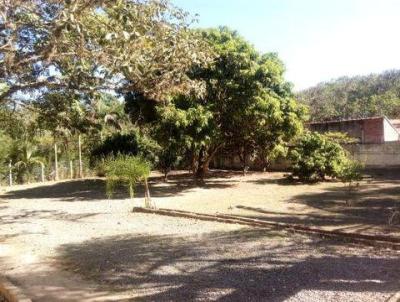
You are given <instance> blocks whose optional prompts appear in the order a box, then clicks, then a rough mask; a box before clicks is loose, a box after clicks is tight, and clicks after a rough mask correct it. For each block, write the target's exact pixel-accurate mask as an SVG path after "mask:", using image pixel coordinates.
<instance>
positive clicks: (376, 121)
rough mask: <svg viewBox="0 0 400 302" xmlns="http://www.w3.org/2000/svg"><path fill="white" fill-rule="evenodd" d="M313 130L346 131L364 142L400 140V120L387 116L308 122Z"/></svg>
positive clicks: (323, 131)
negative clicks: (390, 118)
mask: <svg viewBox="0 0 400 302" xmlns="http://www.w3.org/2000/svg"><path fill="white" fill-rule="evenodd" d="M308 128H309V129H310V130H312V131H316V132H320V133H325V132H344V133H347V134H348V135H349V136H350V137H354V138H356V139H358V140H359V142H360V143H362V144H374V143H375V144H379V143H384V142H393V141H399V140H400V120H393V121H391V120H389V119H388V118H387V117H386V116H379V117H370V118H359V119H348V120H335V121H325V122H312V123H309V124H308Z"/></svg>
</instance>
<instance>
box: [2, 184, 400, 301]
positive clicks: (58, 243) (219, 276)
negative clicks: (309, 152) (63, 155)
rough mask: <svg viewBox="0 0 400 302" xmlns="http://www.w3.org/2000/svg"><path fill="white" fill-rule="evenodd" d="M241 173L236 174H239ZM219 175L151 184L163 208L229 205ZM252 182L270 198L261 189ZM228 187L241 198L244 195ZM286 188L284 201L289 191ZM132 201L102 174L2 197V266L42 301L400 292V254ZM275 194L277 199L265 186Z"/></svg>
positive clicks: (320, 297) (371, 296)
mask: <svg viewBox="0 0 400 302" xmlns="http://www.w3.org/2000/svg"><path fill="white" fill-rule="evenodd" d="M235 177H236V176H235ZM235 177H232V178H229V179H228V181H232V182H233V183H235V182H236V181H240V180H236V178H235ZM224 179H225V183H223V184H220V183H218V181H222V182H223V181H224ZM213 182H215V183H212V184H211V183H208V184H207V183H206V185H205V187H203V188H197V187H190V185H186V187H185V188H184V189H183V188H176V187H174V186H173V185H172V188H173V189H174V190H175V191H174V190H171V188H169V189H168V190H166V189H163V186H164V184H153V186H152V189H153V191H154V194H153V195H155V199H156V201H157V203H158V204H160V206H161V204H162V205H163V206H165V205H168V204H169V205H171V206H172V205H174V202H175V206H176V205H180V206H181V208H183V209H185V207H189V201H187V198H188V197H190V196H192V199H190V200H191V202H192V203H193V206H194V207H197V208H198V209H200V208H202V209H203V207H201V202H202V203H203V206H204V208H205V209H207V208H208V209H210V207H211V204H212V202H214V203H217V206H218V207H220V208H224V207H226V205H227V204H229V202H226V201H224V200H223V199H222V198H223V197H224V195H223V193H222V192H221V190H222V189H223V188H227V187H226V178H221V180H219V179H214V180H213ZM242 182H243V179H242ZM248 183H249V184H251V182H248ZM181 185H183V186H185V184H184V183H183V184H181ZM271 185H272V186H274V185H275V184H271ZM329 185H333V184H329ZM218 186H219V188H218ZM228 186H230V184H228ZM239 186H240V185H239ZM245 186H246V184H245ZM255 186H259V185H258V184H257V185H255ZM253 189H254V188H251V187H249V188H248V190H250V191H251V192H253V193H254V196H255V200H256V201H257V200H258V202H261V200H262V198H261V194H262V192H261V191H258V192H257V191H254V190H253ZM320 189H321V191H323V190H324V188H322V187H321V188H320ZM224 191H225V194H232V196H233V197H232V199H231V200H233V201H234V202H235V201H239V200H241V198H242V196H244V195H241V194H242V193H238V192H233V193H232V191H231V190H228V189H227V190H224ZM250 191H249V192H250ZM278 191H279V190H278ZM278 191H277V193H276V194H274V196H275V197H279V196H281V198H283V195H279V194H283V191H282V192H280V193H279V192H278ZM249 192H247V194H249ZM139 193H140V192H139ZM243 194H245V193H243ZM295 194H298V191H297V193H295ZM172 195H177V196H176V197H172ZM271 195H272V194H271ZM122 196H123V195H122V194H121V195H117V196H116V197H115V198H116V199H114V200H105V199H104V191H103V186H102V183H101V181H99V180H87V181H77V182H64V183H56V184H49V185H47V186H35V185H31V186H28V187H23V188H20V190H18V191H15V192H13V193H10V194H8V195H3V196H2V197H0V270H1V271H2V272H3V273H4V274H6V275H7V276H8V277H9V278H10V279H11V281H13V282H14V283H16V284H17V285H19V286H21V287H22V288H23V289H24V290H25V292H26V293H27V294H28V295H29V296H31V297H32V298H33V301H132V300H135V301H136V300H138V301H193V300H195V301H196V300H197V301H215V300H218V301H243V300H246V301H386V299H388V298H389V297H390V296H391V295H393V294H394V293H395V292H396V291H398V290H400V281H399V280H400V254H399V253H398V252H394V251H385V250H374V249H371V248H365V247H357V246H353V247H351V246H346V245H343V244H340V243H338V242H335V241H326V240H323V241H320V239H318V238H310V237H304V236H299V235H294V234H287V233H284V232H279V233H277V232H274V231H272V230H270V231H268V230H262V231H261V230H255V229H249V228H243V227H240V226H238V225H227V224H219V223H211V222H204V221H193V220H186V219H176V218H168V217H159V216H155V215H144V214H132V213H130V209H131V208H132V202H130V201H129V200H125V199H117V198H121V197H122ZM249 196H253V195H249ZM185 197H186V198H185ZM201 197H202V198H201ZM225 197H226V195H225ZM265 198H268V200H272V199H269V198H270V196H269V195H266V194H265V192H264V201H265ZM282 200H283V199H282ZM141 202H142V200H141V199H140V198H138V199H137V200H135V204H136V205H137V204H140V203H141ZM281 206H282V207H283V206H284V205H281ZM218 207H217V209H220V208H218ZM228 210H229V209H228Z"/></svg>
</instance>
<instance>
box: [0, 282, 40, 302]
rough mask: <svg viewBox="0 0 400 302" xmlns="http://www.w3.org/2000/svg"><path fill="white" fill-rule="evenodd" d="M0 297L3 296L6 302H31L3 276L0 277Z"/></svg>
mask: <svg viewBox="0 0 400 302" xmlns="http://www.w3.org/2000/svg"><path fill="white" fill-rule="evenodd" d="M0 295H2V296H4V298H6V301H7V302H32V300H31V299H29V298H28V297H27V296H25V294H23V292H22V291H21V289H19V288H18V287H17V286H15V285H14V284H12V283H11V282H10V281H9V280H8V279H6V278H5V277H3V276H0Z"/></svg>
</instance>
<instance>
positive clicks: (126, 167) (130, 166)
mask: <svg viewBox="0 0 400 302" xmlns="http://www.w3.org/2000/svg"><path fill="white" fill-rule="evenodd" d="M103 168H104V173H105V175H106V193H107V195H108V197H109V198H111V197H112V195H113V194H114V191H115V187H116V185H118V184H122V185H126V186H127V188H128V192H129V195H130V197H131V198H133V197H134V186H135V184H136V183H138V182H140V181H142V180H145V179H147V177H148V176H149V174H150V165H149V163H147V162H146V161H145V160H143V159H142V158H140V157H136V156H128V155H122V154H120V155H118V156H117V157H115V158H108V159H107V160H105V161H104V164H103Z"/></svg>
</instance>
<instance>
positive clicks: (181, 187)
mask: <svg viewBox="0 0 400 302" xmlns="http://www.w3.org/2000/svg"><path fill="white" fill-rule="evenodd" d="M234 183H235V181H234V180H230V179H229V177H228V176H226V178H220V179H214V178H211V177H210V178H207V179H204V180H203V181H198V180H196V179H193V178H191V177H185V176H181V175H178V176H176V177H172V178H171V179H170V180H169V181H168V182H167V183H165V182H164V181H163V180H162V178H160V177H156V178H150V179H149V184H150V193H151V196H153V197H168V196H176V195H179V194H181V193H183V192H185V191H188V190H191V189H194V188H197V187H201V188H204V189H224V188H228V187H231V186H233V185H234ZM135 197H140V198H142V197H144V187H143V185H142V184H138V185H137V186H136V188H135ZM3 198H6V199H54V200H55V201H64V202H74V201H98V200H104V199H107V198H108V197H107V195H106V192H105V180H104V179H85V180H71V181H64V182H58V183H54V184H46V185H40V186H37V187H34V188H27V189H21V190H16V191H9V192H7V193H5V194H3ZM125 198H129V195H128V193H127V190H126V188H123V187H118V188H117V190H116V192H115V193H114V194H113V196H112V197H111V199H113V200H116V199H125Z"/></svg>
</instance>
